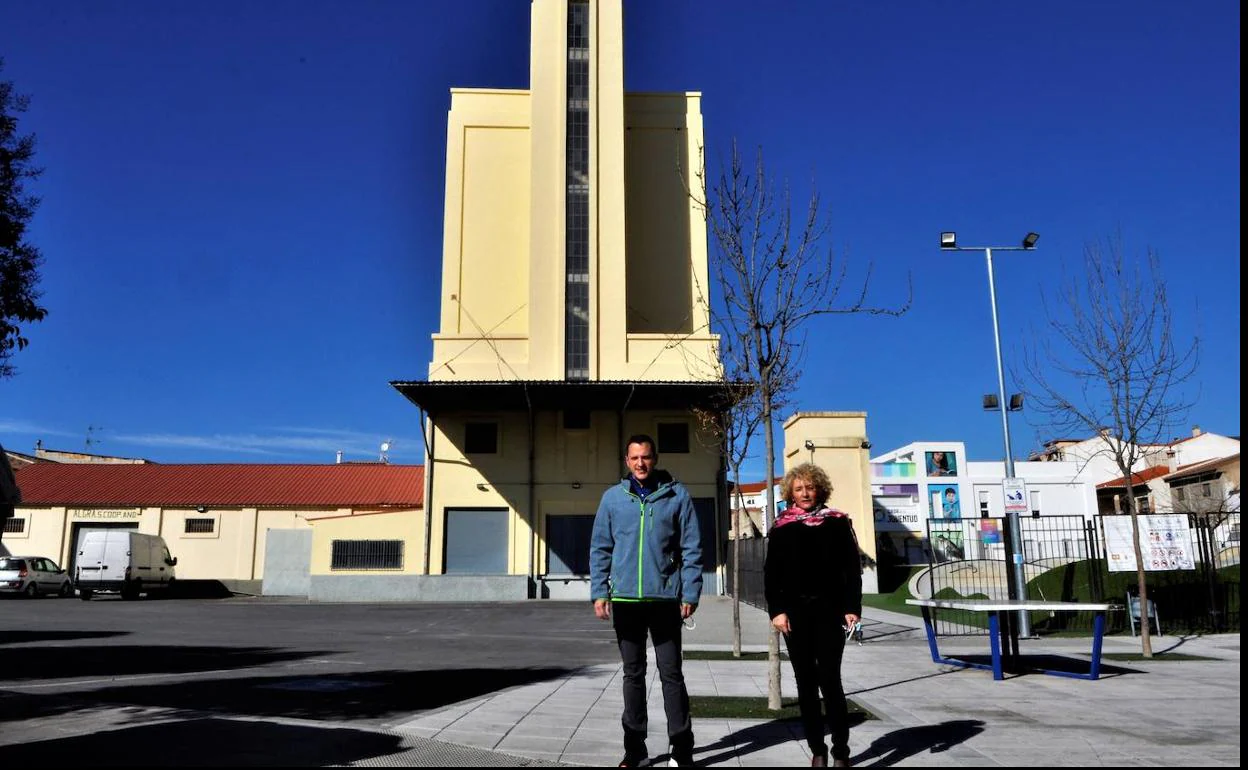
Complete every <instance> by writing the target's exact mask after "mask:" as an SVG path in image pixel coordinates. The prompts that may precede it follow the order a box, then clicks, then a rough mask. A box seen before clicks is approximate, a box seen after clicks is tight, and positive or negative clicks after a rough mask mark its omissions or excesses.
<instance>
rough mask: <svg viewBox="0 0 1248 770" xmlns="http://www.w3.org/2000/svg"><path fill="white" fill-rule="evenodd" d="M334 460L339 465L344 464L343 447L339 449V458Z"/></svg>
mask: <svg viewBox="0 0 1248 770" xmlns="http://www.w3.org/2000/svg"><path fill="white" fill-rule="evenodd" d="M334 462H335V463H337V464H338V465H342V450H341V449H339V450H338V458H337V459H336V460H334Z"/></svg>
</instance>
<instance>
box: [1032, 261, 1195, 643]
mask: <svg viewBox="0 0 1248 770" xmlns="http://www.w3.org/2000/svg"><path fill="white" fill-rule="evenodd" d="M1147 260H1148V270H1147V274H1144V272H1143V270H1142V268H1141V266H1140V265H1139V264H1131V263H1129V262H1128V260H1127V259H1126V257H1125V255H1124V249H1123V245H1122V238H1121V236H1119V237H1117V238H1112V239H1109V240H1108V241H1107V242H1106V243H1105V244H1103V245H1102V244H1099V243H1095V244H1090V245H1089V246H1087V247H1086V248H1085V249H1084V268H1085V271H1084V273H1083V274H1080V275H1078V276H1076V277H1072V278H1070V279H1069V280H1068V281H1065V282H1064V283H1063V286H1062V288H1061V289H1060V292H1059V299H1060V302H1059V303H1058V306H1057V307H1056V308H1050V307H1049V305H1048V303H1047V302H1046V303H1045V318H1046V321H1047V323H1048V329H1049V331H1051V332H1053V334H1051V335H1046V336H1044V337H1043V338H1041V340H1040V342H1039V343H1038V344H1037V345H1036V346H1035V347H1033V348H1028V349H1026V350H1025V352H1024V366H1025V368H1026V371H1027V374H1028V376H1029V378H1030V381H1031V382H1032V383H1033V384H1032V385H1030V386H1027V389H1026V390H1025V392H1026V393H1027V397H1028V400H1029V401H1030V402H1031V403H1033V404H1035V411H1036V412H1037V413H1038V414H1040V415H1042V416H1043V417H1044V418H1045V419H1046V420H1047V422H1048V423H1049V425H1050V426H1051V427H1052V428H1053V429H1054V431H1055V433H1054V435H1059V436H1064V435H1072V434H1079V433H1083V434H1087V433H1091V434H1093V435H1097V436H1099V437H1100V439H1101V441H1102V442H1103V444H1104V448H1103V449H1102V450H1101V451H1103V452H1104V453H1105V454H1106V455H1107V456H1109V457H1112V458H1113V460H1114V463H1115V464H1116V465H1117V467H1118V470H1119V472H1121V473H1122V477H1123V478H1124V479H1125V480H1126V487H1127V490H1128V493H1127V494H1126V495H1124V498H1125V499H1124V500H1123V505H1124V507H1125V509H1126V513H1127V514H1128V515H1129V516H1130V517H1131V535H1132V539H1133V541H1134V546H1135V564H1136V578H1137V583H1138V592H1139V598H1140V606H1141V607H1147V606H1148V587H1147V586H1146V585H1145V582H1144V575H1145V573H1144V555H1143V552H1142V549H1141V548H1140V524H1139V519H1138V517H1137V510H1136V502H1135V495H1134V494H1131V490H1132V489H1133V488H1134V486H1135V484H1134V479H1133V476H1132V473H1133V472H1134V471H1135V470H1136V467H1135V466H1136V464H1137V463H1138V462H1140V461H1141V460H1143V459H1144V458H1145V453H1146V452H1147V449H1146V447H1147V446H1148V445H1150V444H1165V443H1167V441H1168V439H1169V437H1170V436H1172V435H1174V430H1175V429H1176V428H1177V427H1178V426H1179V425H1181V424H1182V423H1183V421H1184V420H1185V419H1186V416H1187V412H1188V410H1189V409H1190V408H1191V406H1192V402H1191V401H1189V400H1188V399H1187V398H1186V397H1185V394H1184V392H1183V388H1182V385H1183V384H1184V383H1185V382H1186V381H1187V380H1188V379H1189V378H1190V377H1191V376H1192V374H1193V373H1194V372H1195V370H1196V364H1197V361H1198V359H1199V341H1198V340H1197V339H1195V338H1193V339H1192V340H1191V342H1190V344H1189V343H1187V342H1186V341H1183V342H1181V343H1180V342H1178V341H1176V340H1175V338H1174V330H1173V325H1172V322H1171V311H1170V303H1169V300H1168V298H1167V296H1166V284H1165V281H1164V280H1162V277H1161V271H1160V260H1159V258H1158V256H1157V254H1156V253H1155V252H1153V251H1151V250H1150V251H1149V252H1148V257H1147ZM1140 631H1141V633H1140V642H1141V644H1142V650H1143V654H1144V657H1146V658H1151V657H1152V656H1153V646H1152V638H1151V636H1150V635H1149V628H1148V623H1147V622H1145V623H1144V624H1143V625H1142V626H1141V627H1140Z"/></svg>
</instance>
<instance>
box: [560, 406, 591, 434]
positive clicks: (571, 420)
mask: <svg viewBox="0 0 1248 770" xmlns="http://www.w3.org/2000/svg"><path fill="white" fill-rule="evenodd" d="M563 429H564V430H589V410H588V409H565V410H564V411H563Z"/></svg>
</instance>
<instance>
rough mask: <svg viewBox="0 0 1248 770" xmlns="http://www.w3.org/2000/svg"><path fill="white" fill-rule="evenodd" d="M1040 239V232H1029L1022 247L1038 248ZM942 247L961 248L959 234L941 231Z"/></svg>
mask: <svg viewBox="0 0 1248 770" xmlns="http://www.w3.org/2000/svg"><path fill="white" fill-rule="evenodd" d="M1039 240H1040V234H1039V233H1027V235H1026V236H1024V237H1023V245H1022V248H1023V249H1025V250H1028V251H1030V250H1031V249H1034V248H1036V241H1039ZM940 248H942V249H947V250H957V249H958V248H959V247H958V234H957V233H952V232H948V233H941V234H940ZM970 248H976V249H978V248H979V247H970ZM999 248H1004V247H999Z"/></svg>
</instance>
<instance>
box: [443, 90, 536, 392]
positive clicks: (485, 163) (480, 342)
mask: <svg viewBox="0 0 1248 770" xmlns="http://www.w3.org/2000/svg"><path fill="white" fill-rule="evenodd" d="M529 104H530V98H529V94H528V92H526V91H503V90H479V89H456V90H454V91H452V94H451V111H450V114H449V116H448V120H447V158H446V210H445V215H444V223H443V253H442V295H441V310H442V312H441V326H440V329H439V331H438V333H437V334H435V335H434V336H433V342H434V350H433V360H432V362H431V363H430V367H429V378H430V379H435V380H436V379H489V380H497V379H516V378H525V377H529V376H531V372H530V370H529V330H530V315H531V307H530V304H529V299H530V298H529V293H530V290H529V276H530V270H529V263H530V259H529V243H530V237H531V233H530V225H531V222H532V213H531V211H530V207H529V201H530V186H531V181H530V167H531V156H530V151H531V147H530V131H529V117H530V116H529ZM538 328H540V327H538Z"/></svg>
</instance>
